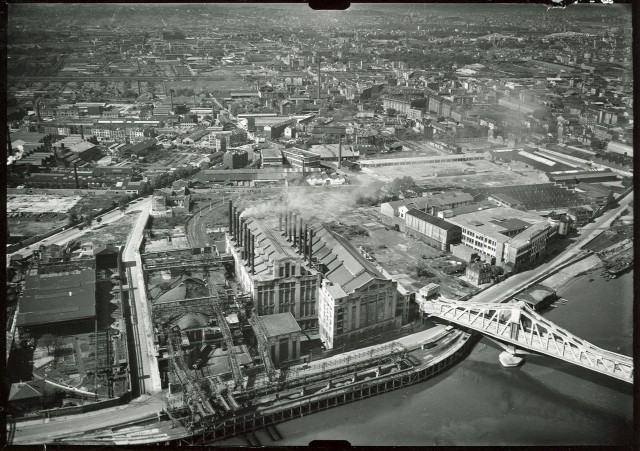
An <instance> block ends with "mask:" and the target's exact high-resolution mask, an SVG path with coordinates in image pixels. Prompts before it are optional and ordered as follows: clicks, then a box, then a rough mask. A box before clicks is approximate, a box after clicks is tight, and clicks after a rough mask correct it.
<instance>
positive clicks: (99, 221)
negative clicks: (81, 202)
mask: <svg viewBox="0 0 640 451" xmlns="http://www.w3.org/2000/svg"><path fill="white" fill-rule="evenodd" d="M96 222H97V223H98V224H100V223H101V222H102V216H98V217H97V218H96Z"/></svg>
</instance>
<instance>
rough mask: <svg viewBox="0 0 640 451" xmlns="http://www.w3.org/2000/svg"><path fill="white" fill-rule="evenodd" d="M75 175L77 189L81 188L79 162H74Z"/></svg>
mask: <svg viewBox="0 0 640 451" xmlns="http://www.w3.org/2000/svg"><path fill="white" fill-rule="evenodd" d="M73 176H74V177H75V179H76V189H80V184H79V183H78V165H77V163H73Z"/></svg>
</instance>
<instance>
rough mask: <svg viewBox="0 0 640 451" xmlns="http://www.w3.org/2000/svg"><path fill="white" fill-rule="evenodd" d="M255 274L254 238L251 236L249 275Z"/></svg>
mask: <svg viewBox="0 0 640 451" xmlns="http://www.w3.org/2000/svg"><path fill="white" fill-rule="evenodd" d="M255 273H256V237H255V236H254V235H251V274H255Z"/></svg>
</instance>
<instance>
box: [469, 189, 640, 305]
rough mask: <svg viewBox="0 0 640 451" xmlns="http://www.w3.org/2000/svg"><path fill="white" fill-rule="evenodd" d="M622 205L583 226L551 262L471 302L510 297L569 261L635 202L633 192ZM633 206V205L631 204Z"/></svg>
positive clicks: (491, 301) (496, 286) (474, 298)
mask: <svg viewBox="0 0 640 451" xmlns="http://www.w3.org/2000/svg"><path fill="white" fill-rule="evenodd" d="M619 203H620V206H619V207H617V208H615V209H613V210H609V211H607V212H605V213H604V214H603V215H602V216H601V217H599V218H598V219H596V220H595V221H594V222H592V223H589V224H587V225H586V226H584V227H583V228H582V231H581V235H580V237H579V238H578V239H577V240H576V242H575V243H574V244H573V245H572V246H571V247H569V248H568V249H567V250H565V251H564V252H562V253H561V254H560V255H558V256H557V257H555V258H554V259H553V260H551V261H550V262H549V263H547V264H544V265H542V266H539V267H537V268H536V269H534V270H531V271H526V272H523V273H519V274H515V275H513V276H511V277H509V278H508V279H506V280H504V281H502V282H500V283H497V284H495V285H493V286H492V287H490V288H488V289H486V290H485V291H483V292H481V293H478V294H477V295H475V296H473V297H472V298H470V299H469V302H476V303H498V302H501V301H503V300H505V299H507V298H508V297H510V296H512V295H514V294H516V293H517V292H518V291H519V290H521V289H522V287H523V286H524V285H526V284H528V283H529V282H531V281H532V280H534V279H536V278H538V277H540V276H542V275H543V274H545V273H547V272H550V271H552V270H553V269H554V268H556V267H558V266H560V265H561V264H563V263H565V262H567V261H568V260H569V259H571V258H573V257H575V256H576V255H577V254H578V253H580V252H581V251H582V249H581V247H582V246H583V245H585V244H587V243H588V242H589V241H591V240H592V239H594V238H595V237H596V236H597V235H599V234H600V233H602V232H603V231H604V230H605V229H606V228H607V227H609V226H610V225H611V223H612V222H613V220H614V218H615V217H616V216H617V215H618V214H619V213H620V212H621V211H622V210H624V209H625V208H628V206H631V205H632V203H633V192H631V193H630V194H628V195H627V196H625V197H624V198H623V199H621V200H620V202H619ZM631 208H632V206H631Z"/></svg>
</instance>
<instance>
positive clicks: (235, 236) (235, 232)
mask: <svg viewBox="0 0 640 451" xmlns="http://www.w3.org/2000/svg"><path fill="white" fill-rule="evenodd" d="M233 239H234V241H236V242H237V241H238V209H237V208H236V207H235V206H234V207H233Z"/></svg>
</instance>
